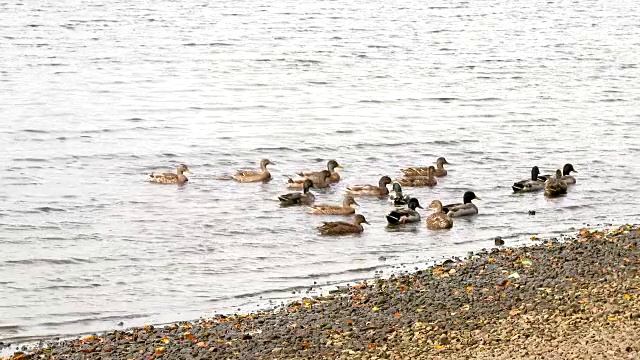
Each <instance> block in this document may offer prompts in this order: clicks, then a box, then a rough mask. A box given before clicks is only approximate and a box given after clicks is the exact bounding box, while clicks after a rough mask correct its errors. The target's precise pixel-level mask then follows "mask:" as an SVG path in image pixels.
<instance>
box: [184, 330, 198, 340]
mask: <svg viewBox="0 0 640 360" xmlns="http://www.w3.org/2000/svg"><path fill="white" fill-rule="evenodd" d="M184 338H185V339H187V340H189V341H191V342H197V341H198V339H197V338H196V337H195V336H193V335H191V333H190V332H188V331H187V332H186V333H184Z"/></svg>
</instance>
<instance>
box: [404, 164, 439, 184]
mask: <svg viewBox="0 0 640 360" xmlns="http://www.w3.org/2000/svg"><path fill="white" fill-rule="evenodd" d="M435 170H436V168H435V167H433V166H429V168H428V170H427V176H407V177H404V178H402V179H400V180H398V182H399V183H400V184H402V186H436V185H437V184H438V180H436V178H435V177H434V173H435Z"/></svg>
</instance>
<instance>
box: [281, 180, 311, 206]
mask: <svg viewBox="0 0 640 360" xmlns="http://www.w3.org/2000/svg"><path fill="white" fill-rule="evenodd" d="M312 187H313V181H311V180H309V179H307V180H305V181H304V187H303V190H302V193H299V192H297V193H289V194H284V195H280V196H278V200H280V205H283V206H291V205H311V204H313V202H314V201H315V200H316V197H315V196H314V195H313V194H312V193H311V192H310V191H309V189H311V188H312Z"/></svg>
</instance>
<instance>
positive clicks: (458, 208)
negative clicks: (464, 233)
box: [442, 191, 481, 217]
mask: <svg viewBox="0 0 640 360" xmlns="http://www.w3.org/2000/svg"><path fill="white" fill-rule="evenodd" d="M473 199H478V200H481V199H480V198H479V197H477V196H476V194H475V193H474V192H473V191H467V192H465V193H464V195H463V196H462V204H460V203H457V204H449V205H445V206H443V207H442V211H443V212H445V213H446V214H447V215H449V217H461V216H469V215H475V214H477V213H478V208H477V207H476V205H475V204H473V203H472V202H471V200H473Z"/></svg>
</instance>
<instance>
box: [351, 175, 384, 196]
mask: <svg viewBox="0 0 640 360" xmlns="http://www.w3.org/2000/svg"><path fill="white" fill-rule="evenodd" d="M391 183H392V181H391V178H390V177H388V176H386V175H385V176H383V177H381V178H380V181H378V186H375V185H351V186H348V187H347V192H348V193H350V194H352V195H361V196H365V195H372V196H384V195H388V194H389V189H388V188H387V185H388V184H391Z"/></svg>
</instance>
